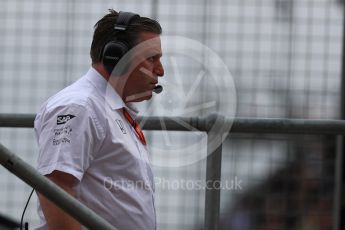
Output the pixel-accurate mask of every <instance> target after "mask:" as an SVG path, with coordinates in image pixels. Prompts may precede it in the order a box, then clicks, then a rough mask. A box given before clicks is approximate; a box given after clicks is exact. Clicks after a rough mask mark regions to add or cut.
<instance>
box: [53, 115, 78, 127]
mask: <svg viewBox="0 0 345 230" xmlns="http://www.w3.org/2000/svg"><path fill="white" fill-rule="evenodd" d="M74 117H75V116H74V115H72V114H67V115H59V116H57V120H56V124H57V125H62V124H65V123H66V122H67V121H69V120H71V119H72V118H74Z"/></svg>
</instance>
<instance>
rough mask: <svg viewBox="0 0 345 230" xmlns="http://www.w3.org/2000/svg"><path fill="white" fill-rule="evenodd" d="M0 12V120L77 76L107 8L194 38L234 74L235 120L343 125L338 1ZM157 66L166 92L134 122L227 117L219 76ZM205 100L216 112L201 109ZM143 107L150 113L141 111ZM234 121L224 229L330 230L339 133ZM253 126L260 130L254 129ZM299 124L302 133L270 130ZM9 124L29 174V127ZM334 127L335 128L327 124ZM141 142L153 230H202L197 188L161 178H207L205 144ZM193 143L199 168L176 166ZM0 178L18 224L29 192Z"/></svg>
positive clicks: (153, 138)
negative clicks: (152, 194) (149, 164)
mask: <svg viewBox="0 0 345 230" xmlns="http://www.w3.org/2000/svg"><path fill="white" fill-rule="evenodd" d="M0 4H1V7H0V20H1V23H0V33H1V38H0V40H1V42H0V111H1V113H12V114H11V115H14V113H16V114H17V113H24V114H26V113H30V114H33V113H36V112H37V110H38V108H39V105H40V104H41V103H42V102H43V101H44V100H45V99H46V98H48V97H49V96H50V95H52V94H54V93H55V92H57V91H58V90H60V89H62V88H63V87H65V86H67V85H68V84H70V83H71V82H73V81H75V80H76V79H78V78H79V77H80V76H81V75H82V74H83V73H84V72H85V71H86V70H87V68H88V63H89V58H88V52H89V47H90V43H91V35H92V30H93V28H92V26H93V25H94V23H95V22H96V21H97V19H98V18H99V17H101V16H102V15H103V14H105V13H106V9H108V8H114V9H115V10H124V11H134V12H138V13H140V14H141V15H145V16H149V17H153V18H157V19H158V20H159V21H160V22H161V24H162V27H163V31H164V34H165V35H178V36H182V37H185V38H189V39H193V40H195V41H198V42H200V43H202V44H203V45H204V46H206V47H209V48H210V49H212V50H213V51H214V52H215V53H216V54H217V55H218V56H219V57H220V58H221V60H222V61H223V62H224V63H225V65H226V66H227V67H228V69H229V70H230V72H231V73H232V78H233V81H234V83H235V88H236V93H237V98H236V103H237V107H236V116H238V117H259V118H282V119H287V118H288V119H290V118H300V119H339V118H342V116H341V101H340V96H341V87H340V85H341V68H342V62H341V60H342V58H341V55H342V46H343V25H344V23H343V18H344V14H343V10H344V8H343V2H342V1H340V0H298V1H296V0H231V1H227V0H212V1H207V0H203V1H200V0H191V1H180V0H173V1H172V0H165V1H156V0H152V1H149V2H143V1H136V0H129V1H117V0H115V1H114V0H112V1H110V0H104V1H79V0H76V1H69V0H62V1H52V0H27V1H21V0H2V1H1V3H0ZM163 51H164V50H163ZM200 57H201V59H202V61H201V66H203V65H204V67H203V69H207V66H205V63H207V55H205V53H203V52H201V53H200ZM163 59H164V60H163V64H164V65H165V67H166V76H165V77H164V78H163V79H164V81H165V82H163V83H164V87H165V91H163V93H162V94H161V95H160V96H161V97H160V98H161V99H159V100H156V98H154V100H153V101H152V102H151V103H149V104H148V105H144V106H143V108H144V109H143V111H144V112H143V113H142V114H141V115H143V116H150V117H151V116H170V115H174V116H181V117H197V116H206V115H209V114H210V113H212V112H220V113H221V114H223V115H224V116H230V115H232V114H228V113H226V112H227V111H228V110H227V105H228V104H230V101H231V97H230V96H229V93H228V91H229V89H228V88H226V87H225V86H222V84H219V82H221V81H222V80H224V79H222V77H221V76H218V77H212V76H209V75H207V74H205V76H204V77H202V78H198V76H200V74H199V73H200V68H199V65H188V64H189V63H190V62H193V60H187V61H186V60H185V59H183V58H181V57H177V56H174V57H173V58H172V57H171V55H170V56H169V55H164V56H163ZM210 79H211V81H210ZM198 80H199V85H198V86H197V87H196V86H194V85H193V84H194V83H195V82H198ZM193 88H197V90H196V91H195V94H194V95H193V97H191V98H190V102H189V103H188V104H187V106H188V107H190V108H191V107H193V108H195V107H197V108H198V109H196V110H193V111H191V110H189V112H188V113H186V112H184V108H185V107H183V106H182V105H183V104H184V103H182V102H181V101H183V99H184V95H188V91H189V90H190V89H193ZM181 95H182V96H181ZM221 98H223V99H224V103H220V99H221ZM168 99H172V101H169V100H168ZM210 101H211V102H212V101H215V103H214V104H215V106H213V107H206V108H203V106H202V105H204V104H205V103H208V102H210ZM151 105H152V106H153V107H154V108H155V109H154V110H153V111H152V110H148V109H147V108H148V107H150V106H151ZM198 106H199V107H198ZM232 112H233V111H232ZM16 116H18V117H20V118H23V117H21V115H19V114H17V115H16ZM13 118H15V116H14V117H13ZM24 118H25V117H24ZM29 119H32V118H29ZM20 120H21V119H14V121H13V122H14V123H11V124H10V125H8V126H10V127H12V125H15V124H17V122H19V123H20ZM157 121H158V123H157V124H160V123H161V121H160V120H157ZM182 121H185V120H182ZM237 121H238V122H239V123H236V122H235V123H234V124H233V127H232V131H234V132H235V131H236V129H237V127H238V125H239V124H241V125H240V127H241V129H242V130H243V132H244V133H241V134H239V133H232V132H230V134H229V136H228V137H227V139H226V140H225V141H224V143H223V150H222V152H223V156H222V171H221V175H222V181H228V182H229V183H230V184H231V183H232V182H234V183H236V178H237V179H238V180H241V181H242V184H241V185H242V189H236V186H235V187H231V186H230V187H231V188H230V189H224V190H221V193H220V213H219V215H220V217H221V224H222V225H224V226H230V227H229V228H230V229H259V228H261V229H268V228H269V227H271V226H269V225H270V224H272V225H275V226H276V228H280V229H283V228H285V229H308V228H309V229H310V228H311V229H315V228H321V229H331V228H336V225H335V223H338V222H339V221H338V220H337V219H336V213H337V211H335V210H337V207H338V205H339V204H337V200H336V199H334V198H335V197H336V195H335V193H336V192H339V190H337V189H336V187H337V186H339V184H337V183H336V178H337V177H336V171H335V168H336V164H337V163H338V162H340V160H339V159H340V156H341V155H337V154H336V153H337V151H336V149H340V148H338V145H340V144H339V142H336V141H335V138H334V137H333V135H335V134H336V133H338V131H339V133H340V132H341V128H339V129H340V130H337V131H334V133H325V130H328V128H326V127H323V128H322V129H321V128H320V129H317V130H313V127H315V126H313V125H308V121H307V120H303V121H306V123H298V122H299V121H297V123H287V124H286V123H284V122H286V120H279V119H278V120H270V121H271V122H276V124H280V125H281V126H279V127H278V126H274V127H277V129H275V130H274V129H273V127H272V126H266V125H265V120H255V123H253V122H249V120H237ZM6 122H9V121H8V120H7V121H6ZM7 124H9V123H7ZM183 124H185V123H183ZM327 124H328V123H327ZM180 125H181V124H180ZM257 125H258V126H260V132H259V131H258V129H257V128H253V127H258V126H257ZM294 125H296V126H294ZM319 125H321V124H320V123H319ZM19 126H21V125H19ZM302 126H303V129H302V130H303V133H299V134H296V133H294V134H293V135H285V134H283V133H280V134H268V133H267V132H276V131H279V130H282V128H281V127H283V130H286V131H288V130H289V129H290V128H291V127H300V128H302ZM10 127H7V128H6V127H4V128H1V129H0V140H1V141H0V142H1V143H2V144H4V145H5V146H7V147H9V148H10V149H11V150H12V151H13V152H15V153H18V154H20V157H21V158H23V159H24V160H25V161H26V162H28V163H30V164H31V165H33V166H34V165H35V160H36V157H37V155H36V153H37V146H36V143H35V140H34V134H33V131H32V130H31V129H22V128H20V129H13V128H10ZM318 127H321V126H318ZM335 127H340V126H338V124H336V123H334V128H335ZM157 128H158V127H157ZM160 128H161V127H160ZM335 129H336V128H335ZM255 130H257V131H255ZM306 133H309V134H312V133H314V134H315V135H308V134H306ZM324 134H326V135H324ZM146 135H147V136H148V139H149V141H150V143H153V147H154V148H153V149H152V155H151V156H152V159H151V160H152V161H153V162H154V163H155V165H154V172H155V175H156V179H157V181H158V182H161V184H160V185H161V186H159V184H158V186H157V215H158V226H159V229H197V228H202V226H203V225H204V224H203V222H204V213H205V211H207V209H208V206H207V205H206V206H205V203H204V202H205V196H206V194H205V190H202V189H196V188H194V189H183V188H181V187H180V188H175V187H167V186H163V185H164V184H163V182H165V181H168V182H169V183H170V184H173V183H174V182H179V181H180V180H181V179H182V180H184V181H187V182H189V181H192V182H195V181H206V169H207V162H206V160H205V159H206V158H202V156H206V154H207V148H206V142H204V141H201V140H204V139H205V138H204V137H205V134H200V133H198V132H196V131H195V130H194V131H193V130H192V132H182V131H169V132H161V131H149V130H147V131H146ZM190 143H198V144H199V146H194V148H193V151H194V152H198V153H199V154H200V156H197V158H198V157H201V158H202V159H203V160H200V161H194V163H190V164H187V165H183V166H180V167H176V165H182V163H183V162H184V161H185V160H186V159H185V157H184V156H186V155H188V154H189V153H190V150H188V149H189V145H190ZM337 143H338V145H337ZM171 146H174V148H175V149H177V150H178V151H175V152H174V154H173V153H172V152H169V153H167V154H165V155H162V154H161V149H162V148H170V149H172V147H171ZM163 164H164V165H165V167H163V166H162V165H163ZM0 182H1V184H0V186H1V188H2V189H0V213H6V214H7V215H10V216H12V217H15V218H18V217H19V216H20V215H21V211H22V208H23V206H24V204H25V200H26V199H27V196H28V194H29V191H30V188H29V187H28V186H26V185H25V184H23V183H22V182H21V181H20V180H18V179H16V178H14V177H13V176H12V175H9V174H8V173H7V172H6V171H4V170H3V169H0ZM35 199H36V198H35V197H34V199H33V200H32V202H31V203H30V205H29V209H28V212H27V218H28V220H30V223H32V224H35V223H37V216H36V215H35V202H36V200H35ZM330 223H331V224H330ZM277 226H278V227H277Z"/></svg>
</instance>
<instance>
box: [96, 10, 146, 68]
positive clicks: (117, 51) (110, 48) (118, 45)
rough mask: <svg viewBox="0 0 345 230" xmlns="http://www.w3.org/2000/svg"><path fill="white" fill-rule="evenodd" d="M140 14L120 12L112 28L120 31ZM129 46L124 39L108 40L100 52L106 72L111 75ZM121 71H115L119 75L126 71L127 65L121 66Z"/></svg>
mask: <svg viewBox="0 0 345 230" xmlns="http://www.w3.org/2000/svg"><path fill="white" fill-rule="evenodd" d="M139 18H140V16H139V15H138V14H134V13H130V12H120V13H119V15H118V17H117V20H116V23H115V25H114V30H115V32H116V33H121V31H126V29H127V26H128V25H129V24H130V23H131V22H132V21H133V20H134V19H139ZM130 48H131V47H130V46H129V45H128V43H127V42H125V41H121V40H118V41H111V42H108V43H107V44H106V45H105V46H104V47H103V49H102V50H103V51H102V52H101V54H102V56H101V58H102V59H101V60H102V63H103V65H104V67H105V69H106V70H107V72H108V74H109V75H111V73H112V72H113V70H114V68H115V66H116V64H117V63H118V62H119V61H120V59H121V58H122V57H123V56H124V55H125V54H126V53H127V52H128V51H129V50H130ZM121 69H122V70H123V71H121V73H116V74H118V75H121V74H122V73H123V72H125V71H127V66H126V67H124V68H121Z"/></svg>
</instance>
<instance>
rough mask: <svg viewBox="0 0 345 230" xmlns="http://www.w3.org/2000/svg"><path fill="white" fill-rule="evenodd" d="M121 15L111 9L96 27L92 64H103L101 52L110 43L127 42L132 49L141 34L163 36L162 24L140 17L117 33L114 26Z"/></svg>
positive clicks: (91, 50)
mask: <svg viewBox="0 0 345 230" xmlns="http://www.w3.org/2000/svg"><path fill="white" fill-rule="evenodd" d="M118 15H119V13H118V12H116V11H115V10H113V9H109V13H108V14H106V15H105V16H104V17H103V18H101V19H100V20H99V21H98V22H97V23H96V24H95V26H94V28H95V31H94V34H93V39H92V44H91V49H90V56H91V60H92V63H93V64H95V63H99V62H101V61H102V60H101V58H102V57H101V56H102V55H101V52H102V50H103V47H104V46H105V45H106V44H107V43H108V42H110V41H118V40H121V41H125V42H126V43H127V44H128V45H129V46H130V48H132V47H134V46H135V45H137V44H138V42H139V34H140V33H142V32H151V33H155V34H161V33H162V28H161V26H160V24H159V23H158V22H157V21H156V20H153V19H150V18H146V17H140V18H139V19H137V20H133V21H132V22H131V23H130V24H129V25H128V27H127V30H126V31H120V32H119V31H115V30H114V25H115V23H116V20H117V17H118Z"/></svg>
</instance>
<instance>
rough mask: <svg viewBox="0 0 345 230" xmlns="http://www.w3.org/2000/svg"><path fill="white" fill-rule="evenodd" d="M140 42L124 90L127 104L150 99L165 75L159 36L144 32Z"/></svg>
mask: <svg viewBox="0 0 345 230" xmlns="http://www.w3.org/2000/svg"><path fill="white" fill-rule="evenodd" d="M139 41H140V42H139V44H138V46H139V47H140V48H139V49H138V50H135V51H134V53H133V55H134V57H133V59H132V61H131V63H132V68H133V69H132V68H131V69H132V71H131V73H130V74H129V76H128V79H127V81H126V84H125V88H124V95H125V97H124V98H125V101H126V102H138V101H143V100H148V99H150V98H151V97H152V90H153V89H154V88H155V86H156V84H157V83H158V77H161V76H163V75H164V68H163V66H162V63H161V61H160V58H161V56H162V48H161V40H160V37H159V35H158V34H155V33H150V32H144V33H141V34H140V37H139ZM142 42H144V43H142ZM140 44H142V46H141V45H140Z"/></svg>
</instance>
